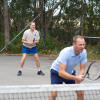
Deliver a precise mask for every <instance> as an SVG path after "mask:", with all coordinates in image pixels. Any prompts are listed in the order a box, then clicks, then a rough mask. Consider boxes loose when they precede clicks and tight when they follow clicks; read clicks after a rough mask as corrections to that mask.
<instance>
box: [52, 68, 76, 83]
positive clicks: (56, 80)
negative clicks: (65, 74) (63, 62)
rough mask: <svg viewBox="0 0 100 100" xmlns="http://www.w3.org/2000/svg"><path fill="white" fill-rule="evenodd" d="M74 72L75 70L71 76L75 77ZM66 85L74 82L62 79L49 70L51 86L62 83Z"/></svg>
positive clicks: (56, 73)
mask: <svg viewBox="0 0 100 100" xmlns="http://www.w3.org/2000/svg"><path fill="white" fill-rule="evenodd" d="M75 74H76V72H75V70H74V71H73V73H72V75H75ZM63 82H64V83H66V84H75V80H67V79H65V78H62V77H60V76H59V75H58V72H57V71H55V70H53V69H51V84H62V83H63Z"/></svg>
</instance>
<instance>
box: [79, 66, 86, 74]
mask: <svg viewBox="0 0 100 100" xmlns="http://www.w3.org/2000/svg"><path fill="white" fill-rule="evenodd" d="M84 73H85V64H80V72H79V75H84Z"/></svg>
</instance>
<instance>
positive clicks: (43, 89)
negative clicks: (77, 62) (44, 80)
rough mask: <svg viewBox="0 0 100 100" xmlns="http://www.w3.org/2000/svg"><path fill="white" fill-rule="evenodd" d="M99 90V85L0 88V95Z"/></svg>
mask: <svg viewBox="0 0 100 100" xmlns="http://www.w3.org/2000/svg"><path fill="white" fill-rule="evenodd" d="M78 90H84V91H85V90H100V83H90V84H67V85H66V84H63V85H21V86H0V93H31V92H50V91H78Z"/></svg>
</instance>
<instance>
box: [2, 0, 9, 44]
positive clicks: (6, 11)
mask: <svg viewBox="0 0 100 100" xmlns="http://www.w3.org/2000/svg"><path fill="white" fill-rule="evenodd" d="M3 1H4V35H5V44H7V43H8V42H9V18H8V0H3Z"/></svg>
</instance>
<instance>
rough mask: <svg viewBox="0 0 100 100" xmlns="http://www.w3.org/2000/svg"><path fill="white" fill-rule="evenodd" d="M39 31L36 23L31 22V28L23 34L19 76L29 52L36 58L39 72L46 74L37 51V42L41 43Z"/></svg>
mask: <svg viewBox="0 0 100 100" xmlns="http://www.w3.org/2000/svg"><path fill="white" fill-rule="evenodd" d="M39 39H40V36H39V32H38V31H37V30H36V29H35V23H34V22H31V24H30V29H28V30H26V31H25V32H24V34H23V37H22V43H23V47H22V53H23V54H22V59H21V62H20V69H19V71H18V74H17V75H18V76H21V75H22V69H23V65H24V62H25V59H26V56H27V54H34V58H35V62H36V66H37V70H38V72H37V74H38V75H44V73H43V72H42V71H41V70H40V61H39V56H38V53H37V46H36V44H38V43H39Z"/></svg>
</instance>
